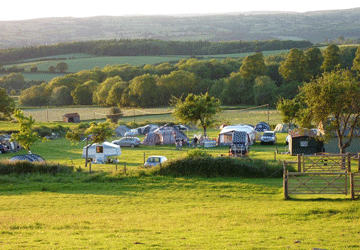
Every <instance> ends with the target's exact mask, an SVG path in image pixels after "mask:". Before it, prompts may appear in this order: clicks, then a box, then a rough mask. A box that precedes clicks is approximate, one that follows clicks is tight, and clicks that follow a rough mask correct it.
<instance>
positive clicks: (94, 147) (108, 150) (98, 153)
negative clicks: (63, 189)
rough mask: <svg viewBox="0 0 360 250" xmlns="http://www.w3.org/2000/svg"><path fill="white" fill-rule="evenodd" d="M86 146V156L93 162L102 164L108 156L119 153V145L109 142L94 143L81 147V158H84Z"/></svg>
mask: <svg viewBox="0 0 360 250" xmlns="http://www.w3.org/2000/svg"><path fill="white" fill-rule="evenodd" d="M86 148H88V158H92V159H93V163H100V164H102V163H105V162H106V160H107V157H108V156H119V155H121V149H120V146H119V145H116V144H113V143H110V142H103V143H101V144H99V143H94V144H89V145H87V146H85V147H84V148H83V154H82V157H83V158H86Z"/></svg>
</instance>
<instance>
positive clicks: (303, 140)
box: [289, 128, 323, 155]
mask: <svg viewBox="0 0 360 250" xmlns="http://www.w3.org/2000/svg"><path fill="white" fill-rule="evenodd" d="M289 135H290V139H289V151H290V154H291V155H298V154H304V155H310V154H316V153H318V152H323V142H322V141H319V140H316V135H315V133H314V132H313V131H312V130H310V129H306V128H302V129H293V130H291V131H290V132H289Z"/></svg>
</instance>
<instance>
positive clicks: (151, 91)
mask: <svg viewBox="0 0 360 250" xmlns="http://www.w3.org/2000/svg"><path fill="white" fill-rule="evenodd" d="M156 81H157V76H152V75H150V74H145V75H142V76H137V77H135V78H134V79H133V80H131V81H130V84H129V89H130V94H131V95H132V96H133V98H134V101H135V104H136V105H137V106H140V107H153V106H156V104H157V98H156V94H157V85H156Z"/></svg>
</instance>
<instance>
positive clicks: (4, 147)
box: [0, 144, 8, 154]
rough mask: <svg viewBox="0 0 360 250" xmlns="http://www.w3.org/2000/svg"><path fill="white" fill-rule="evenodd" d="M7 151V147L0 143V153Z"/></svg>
mask: <svg viewBox="0 0 360 250" xmlns="http://www.w3.org/2000/svg"><path fill="white" fill-rule="evenodd" d="M7 152H8V148H7V147H6V146H5V145H2V144H0V154H4V153H7Z"/></svg>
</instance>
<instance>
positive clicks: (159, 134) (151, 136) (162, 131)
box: [142, 126, 189, 145]
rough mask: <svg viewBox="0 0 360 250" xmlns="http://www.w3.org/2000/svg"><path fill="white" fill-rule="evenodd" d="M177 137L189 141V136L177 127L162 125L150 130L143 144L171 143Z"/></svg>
mask: <svg viewBox="0 0 360 250" xmlns="http://www.w3.org/2000/svg"><path fill="white" fill-rule="evenodd" d="M175 137H176V139H178V140H181V139H182V140H184V141H187V142H188V141H189V138H188V137H187V136H186V135H185V134H184V132H182V131H181V130H179V129H176V128H174V127H171V126H162V127H159V128H157V129H155V130H154V131H152V132H149V133H148V134H147V135H146V137H145V139H144V141H143V142H142V144H143V145H156V144H162V145H169V144H174V143H175Z"/></svg>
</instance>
